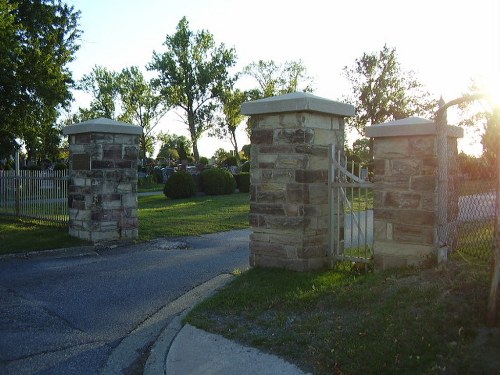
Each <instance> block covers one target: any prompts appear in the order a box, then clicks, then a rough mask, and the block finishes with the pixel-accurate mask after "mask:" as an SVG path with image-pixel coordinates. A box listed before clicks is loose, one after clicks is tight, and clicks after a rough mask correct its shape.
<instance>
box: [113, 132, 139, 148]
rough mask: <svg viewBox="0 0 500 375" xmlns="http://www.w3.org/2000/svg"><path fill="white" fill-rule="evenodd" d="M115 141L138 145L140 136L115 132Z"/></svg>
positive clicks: (122, 143)
mask: <svg viewBox="0 0 500 375" xmlns="http://www.w3.org/2000/svg"><path fill="white" fill-rule="evenodd" d="M113 143H116V144H119V145H138V144H139V137H138V136H137V135H131V134H114V141H113Z"/></svg>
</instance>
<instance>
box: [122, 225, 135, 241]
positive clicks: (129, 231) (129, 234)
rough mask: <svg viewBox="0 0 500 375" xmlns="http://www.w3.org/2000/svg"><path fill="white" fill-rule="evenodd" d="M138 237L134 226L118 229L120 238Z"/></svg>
mask: <svg viewBox="0 0 500 375" xmlns="http://www.w3.org/2000/svg"><path fill="white" fill-rule="evenodd" d="M138 237H139V230H138V229H136V228H131V229H122V230H121V231H120V238H122V239H135V238H138Z"/></svg>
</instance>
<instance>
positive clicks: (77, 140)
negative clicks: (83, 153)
mask: <svg viewBox="0 0 500 375" xmlns="http://www.w3.org/2000/svg"><path fill="white" fill-rule="evenodd" d="M73 137H74V138H73ZM71 138H72V141H73V143H74V144H88V143H90V141H91V137H90V133H81V134H75V135H74V136H72V137H71Z"/></svg>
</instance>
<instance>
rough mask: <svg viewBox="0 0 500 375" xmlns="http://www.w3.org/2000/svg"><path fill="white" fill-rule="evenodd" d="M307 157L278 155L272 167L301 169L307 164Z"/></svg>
mask: <svg viewBox="0 0 500 375" xmlns="http://www.w3.org/2000/svg"><path fill="white" fill-rule="evenodd" d="M307 162H308V158H307V157H306V156H304V155H290V154H288V155H287V154H284V155H279V156H278V157H277V159H276V162H275V164H274V168H281V169H283V168H286V169H301V168H305V167H306V166H307Z"/></svg>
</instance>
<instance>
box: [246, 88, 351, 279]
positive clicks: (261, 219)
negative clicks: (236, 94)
mask: <svg viewBox="0 0 500 375" xmlns="http://www.w3.org/2000/svg"><path fill="white" fill-rule="evenodd" d="M241 113H242V114H244V115H250V116H251V117H250V124H251V127H252V135H251V162H250V163H251V164H250V167H251V168H250V217H249V219H250V225H251V227H252V234H251V235H250V265H251V266H252V267H279V268H288V269H292V270H298V271H307V270H313V269H319V268H324V267H326V266H327V265H328V264H329V261H330V259H329V205H328V168H329V157H328V150H329V145H331V144H335V145H337V146H338V147H343V145H344V117H346V116H353V115H354V107H353V106H351V105H348V104H343V103H338V102H334V101H331V100H327V99H323V98H320V97H317V96H314V95H311V94H306V93H293V94H287V95H282V96H276V97H271V98H266V99H261V100H256V101H252V102H247V103H244V104H243V105H242V107H241Z"/></svg>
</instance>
